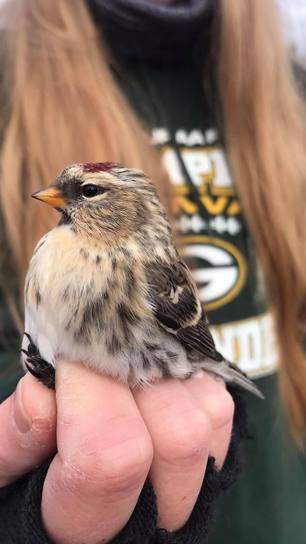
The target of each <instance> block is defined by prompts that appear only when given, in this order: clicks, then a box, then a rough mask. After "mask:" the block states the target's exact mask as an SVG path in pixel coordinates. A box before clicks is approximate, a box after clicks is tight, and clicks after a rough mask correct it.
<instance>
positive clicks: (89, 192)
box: [81, 183, 104, 198]
mask: <svg viewBox="0 0 306 544" xmlns="http://www.w3.org/2000/svg"><path fill="white" fill-rule="evenodd" d="M100 189H101V190H100ZM81 191H82V195H83V196H85V197H86V198H93V197H94V196H97V194H99V193H102V192H104V191H103V189H102V187H101V188H100V187H97V185H93V184H91V183H88V184H87V185H83V187H81Z"/></svg>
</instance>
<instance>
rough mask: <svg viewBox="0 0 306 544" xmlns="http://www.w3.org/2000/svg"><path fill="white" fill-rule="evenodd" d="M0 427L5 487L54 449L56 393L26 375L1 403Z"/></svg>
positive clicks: (1, 480)
mask: <svg viewBox="0 0 306 544" xmlns="http://www.w3.org/2000/svg"><path fill="white" fill-rule="evenodd" d="M0 428H1V442H0V486H5V485H8V484H9V483H11V482H13V481H14V480H17V479H18V478H19V477H20V476H22V475H23V474H25V473H27V472H29V471H30V470H32V469H33V468H34V467H35V466H37V465H38V464H40V463H41V462H42V461H43V460H45V459H46V458H47V457H48V456H49V455H50V454H51V453H52V452H53V451H55V449H56V404H55V394H54V392H53V391H50V390H49V389H47V388H46V387H45V386H44V385H42V384H41V383H39V382H38V381H37V380H36V379H35V378H34V377H33V376H31V374H26V375H25V376H24V377H23V378H21V380H20V381H19V383H18V385H17V388H16V391H15V392H14V393H13V394H12V395H11V396H10V397H9V398H8V399H6V400H5V401H4V402H3V403H2V404H1V405H0Z"/></svg>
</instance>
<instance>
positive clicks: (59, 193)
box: [22, 163, 262, 396]
mask: <svg viewBox="0 0 306 544" xmlns="http://www.w3.org/2000/svg"><path fill="white" fill-rule="evenodd" d="M32 196H33V197H34V198H37V199H39V200H42V201H43V202H47V203H48V204H50V205H51V206H53V207H54V208H56V209H57V210H58V211H59V212H60V213H61V219H60V222H59V224H58V226H57V227H55V228H54V229H53V230H51V231H50V232H48V233H47V234H46V235H45V236H44V237H43V238H42V239H41V240H40V242H39V243H38V244H37V246H36V248H35V250H34V253H33V256H32V259H31V262H30V265H29V270H28V274H27V278H26V285H25V331H26V332H25V336H24V340H23V346H22V347H23V350H22V352H23V354H24V355H23V362H24V364H25V365H26V366H27V368H28V369H29V371H30V372H32V373H33V374H34V375H36V376H37V377H38V378H39V379H40V380H41V381H42V382H44V383H46V385H49V386H50V387H54V369H55V367H56V364H57V361H58V360H60V358H65V359H68V360H71V361H82V362H83V363H84V364H85V365H86V366H88V367H90V368H92V369H95V370H96V371H99V372H101V373H104V374H107V375H110V376H112V377H114V378H115V379H118V380H121V381H123V382H126V383H128V384H129V385H130V386H131V387H133V386H135V385H138V384H144V383H148V382H151V381H152V380H155V379H158V378H162V377H174V378H182V379H185V378H188V377H190V376H191V375H193V374H194V373H196V372H198V371H199V370H205V371H209V372H213V373H214V374H216V375H218V376H221V377H222V378H223V379H224V380H225V381H226V382H230V383H234V384H236V385H238V386H240V387H242V388H245V389H247V390H249V391H251V392H252V393H254V394H256V395H258V396H262V395H261V393H260V392H259V390H258V389H257V387H256V386H255V385H254V384H253V383H252V382H251V381H250V380H249V379H248V378H247V377H246V376H245V375H244V374H243V373H242V372H241V371H240V370H239V369H238V368H237V367H236V366H234V365H233V364H231V363H230V362H229V361H227V360H226V359H224V357H223V356H222V355H221V354H220V353H219V352H218V351H217V350H216V348H215V344H214V341H213V338H212V336H211V334H210V332H209V329H208V321H207V318H206V315H205V312H204V310H203V309H202V306H201V303H200V300H199V298H198V295H197V290H196V286H195V283H194V281H193V279H192V277H191V274H190V272H189V270H188V268H187V266H186V264H184V262H183V261H182V259H181V257H180V256H179V254H178V252H177V250H176V249H175V247H174V245H173V238H172V233H171V228H170V224H169V221H168V218H167V215H166V213H165V210H164V208H163V206H162V205H161V203H160V201H159V198H158V196H157V193H156V190H155V188H154V186H153V184H152V183H151V181H150V180H149V179H148V178H147V177H146V176H145V174H143V172H141V171H139V170H132V169H128V168H125V167H123V166H120V165H117V164H113V163H85V164H74V165H72V166H69V167H67V168H65V169H64V170H63V171H62V172H61V174H60V175H59V176H58V178H57V179H56V180H55V182H54V183H53V184H52V185H50V186H49V187H48V188H47V189H45V190H42V191H38V192H36V193H34V194H33V195H32Z"/></svg>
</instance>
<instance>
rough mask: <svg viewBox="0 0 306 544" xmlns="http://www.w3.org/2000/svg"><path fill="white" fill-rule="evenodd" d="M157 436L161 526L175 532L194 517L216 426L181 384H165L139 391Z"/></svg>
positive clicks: (155, 479)
mask: <svg viewBox="0 0 306 544" xmlns="http://www.w3.org/2000/svg"><path fill="white" fill-rule="evenodd" d="M135 399H136V402H137V404H138V407H139V409H140V411H141V414H142V416H143V418H144V420H145V423H146V425H147V428H148V430H149V432H150V434H151V438H152V442H153V447H154V458H153V463H152V467H151V470H150V478H151V480H152V483H153V486H154V490H155V493H156V497H157V505H158V512H159V526H160V527H163V528H165V529H167V530H169V531H174V530H176V529H178V528H179V527H181V526H182V525H184V523H185V522H186V521H187V519H188V518H189V516H190V514H191V512H192V510H193V507H194V504H195V502H196V499H197V496H198V494H199V491H200V489H201V486H202V481H203V477H204V473H205V468H206V463H207V458H208V451H209V447H210V437H211V426H210V421H209V418H208V417H207V416H206V414H205V413H204V411H203V410H202V409H200V408H199V406H198V405H197V403H196V402H195V401H194V400H193V398H192V396H191V394H190V393H189V391H188V390H187V389H186V388H185V387H184V385H183V384H182V382H180V381H179V380H163V381H160V382H157V383H155V384H153V385H150V386H148V387H146V388H145V389H143V390H138V391H136V392H135Z"/></svg>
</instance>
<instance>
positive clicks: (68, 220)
mask: <svg viewBox="0 0 306 544" xmlns="http://www.w3.org/2000/svg"><path fill="white" fill-rule="evenodd" d="M58 211H59V212H61V214H62V217H61V218H60V220H59V223H58V224H59V225H70V224H71V223H72V221H71V217H70V215H68V213H67V212H66V211H65V210H58Z"/></svg>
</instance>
